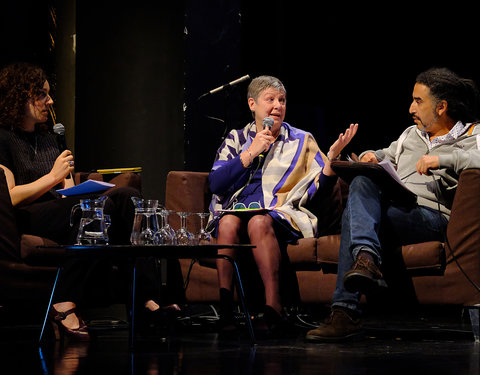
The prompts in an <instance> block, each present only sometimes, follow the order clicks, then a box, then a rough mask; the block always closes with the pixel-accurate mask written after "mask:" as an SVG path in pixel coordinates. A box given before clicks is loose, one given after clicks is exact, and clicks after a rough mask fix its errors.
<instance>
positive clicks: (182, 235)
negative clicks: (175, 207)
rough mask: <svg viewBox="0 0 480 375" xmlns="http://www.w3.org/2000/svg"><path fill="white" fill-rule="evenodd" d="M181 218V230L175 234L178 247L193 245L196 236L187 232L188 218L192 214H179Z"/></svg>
mask: <svg viewBox="0 0 480 375" xmlns="http://www.w3.org/2000/svg"><path fill="white" fill-rule="evenodd" d="M177 215H178V216H180V223H181V224H180V229H178V230H177V231H176V232H175V237H176V239H177V244H178V245H191V244H192V243H193V239H194V236H193V234H192V233H190V232H189V231H188V230H187V217H188V216H190V212H177Z"/></svg>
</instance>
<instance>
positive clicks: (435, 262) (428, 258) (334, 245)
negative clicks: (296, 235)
mask: <svg viewBox="0 0 480 375" xmlns="http://www.w3.org/2000/svg"><path fill="white" fill-rule="evenodd" d="M317 247H318V249H317V262H318V263H319V264H321V265H322V267H323V266H324V267H326V268H327V269H330V267H331V266H332V265H335V264H337V263H338V252H339V248H340V235H331V236H323V237H320V238H318V239H317ZM392 254H393V255H395V250H393V253H392ZM385 256H387V257H388V254H386V255H385ZM401 257H402V259H403V263H404V267H405V268H406V269H407V270H408V271H409V273H411V274H414V275H432V274H435V275H437V274H442V273H443V271H444V270H445V264H446V262H445V248H444V245H443V243H442V242H438V241H430V242H422V243H418V244H411V245H405V246H402V247H401Z"/></svg>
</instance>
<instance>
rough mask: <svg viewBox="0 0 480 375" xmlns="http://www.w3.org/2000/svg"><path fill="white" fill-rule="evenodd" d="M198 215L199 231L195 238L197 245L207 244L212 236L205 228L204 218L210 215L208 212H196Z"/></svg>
mask: <svg viewBox="0 0 480 375" xmlns="http://www.w3.org/2000/svg"><path fill="white" fill-rule="evenodd" d="M196 214H197V215H198V216H200V231H199V232H198V233H197V235H196V239H197V241H198V244H199V245H202V244H208V243H210V241H211V240H212V236H211V235H210V233H208V232H207V231H206V230H205V225H206V220H205V219H206V218H207V217H209V216H210V213H209V212H197V213H196Z"/></svg>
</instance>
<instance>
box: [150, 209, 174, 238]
mask: <svg viewBox="0 0 480 375" xmlns="http://www.w3.org/2000/svg"><path fill="white" fill-rule="evenodd" d="M169 214H170V211H169V210H167V209H166V208H165V207H163V206H161V207H159V208H158V209H157V215H158V216H160V229H159V230H158V232H157V233H155V243H156V244H157V245H175V244H176V243H177V239H176V237H175V231H174V230H173V229H172V227H171V226H170V225H169V224H168V215H169Z"/></svg>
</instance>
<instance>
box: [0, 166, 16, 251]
mask: <svg viewBox="0 0 480 375" xmlns="http://www.w3.org/2000/svg"><path fill="white" fill-rule="evenodd" d="M0 253H1V255H0V257H1V258H3V259H10V260H19V259H20V234H19V233H18V230H17V221H16V217H15V212H14V209H13V206H12V200H11V198H10V192H9V191H8V185H7V180H6V178H5V171H4V170H3V169H2V168H0Z"/></svg>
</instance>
